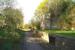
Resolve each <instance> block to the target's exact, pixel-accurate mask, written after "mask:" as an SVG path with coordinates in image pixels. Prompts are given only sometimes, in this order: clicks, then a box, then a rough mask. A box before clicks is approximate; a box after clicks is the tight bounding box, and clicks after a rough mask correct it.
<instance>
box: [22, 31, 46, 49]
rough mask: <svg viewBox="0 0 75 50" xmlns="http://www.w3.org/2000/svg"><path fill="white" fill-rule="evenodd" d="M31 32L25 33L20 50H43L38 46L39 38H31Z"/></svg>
mask: <svg viewBox="0 0 75 50" xmlns="http://www.w3.org/2000/svg"><path fill="white" fill-rule="evenodd" d="M31 35H32V32H26V33H25V37H24V39H23V40H22V42H21V50H45V49H44V48H43V47H42V46H41V45H40V44H39V41H40V40H41V39H40V38H33V37H31Z"/></svg>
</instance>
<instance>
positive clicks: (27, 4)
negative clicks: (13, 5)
mask: <svg viewBox="0 0 75 50" xmlns="http://www.w3.org/2000/svg"><path fill="white" fill-rule="evenodd" d="M42 1H43V0H17V2H18V4H19V5H18V6H20V7H21V9H22V12H23V14H24V23H28V22H29V21H30V20H31V18H32V16H33V15H34V11H35V9H36V8H37V6H38V5H39V4H40V3H41V2H42Z"/></svg>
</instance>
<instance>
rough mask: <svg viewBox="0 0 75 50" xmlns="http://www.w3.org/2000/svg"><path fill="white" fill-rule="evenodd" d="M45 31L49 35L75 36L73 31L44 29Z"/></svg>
mask: <svg viewBox="0 0 75 50" xmlns="http://www.w3.org/2000/svg"><path fill="white" fill-rule="evenodd" d="M45 32H47V33H49V34H50V35H61V36H69V37H75V31H63V30H45Z"/></svg>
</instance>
